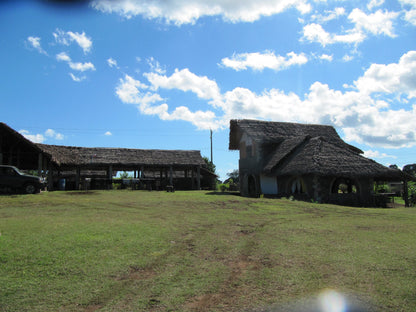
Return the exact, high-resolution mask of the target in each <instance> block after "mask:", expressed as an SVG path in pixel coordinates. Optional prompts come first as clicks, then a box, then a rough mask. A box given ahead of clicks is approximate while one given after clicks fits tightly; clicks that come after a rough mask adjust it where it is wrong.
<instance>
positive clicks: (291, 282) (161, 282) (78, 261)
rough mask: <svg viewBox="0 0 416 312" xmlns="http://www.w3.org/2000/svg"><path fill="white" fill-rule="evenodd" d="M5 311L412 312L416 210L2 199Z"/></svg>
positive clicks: (236, 200)
mask: <svg viewBox="0 0 416 312" xmlns="http://www.w3.org/2000/svg"><path fill="white" fill-rule="evenodd" d="M0 233H1V234H0V311H264V310H266V309H269V308H270V309H271V308H273V307H281V306H287V305H288V304H290V303H291V302H300V301H302V300H304V299H305V298H310V297H313V296H316V295H318V294H319V293H320V292H321V291H322V290H324V289H334V290H337V291H339V292H342V293H345V294H348V295H351V296H354V297H357V298H359V299H360V300H362V301H363V302H366V303H368V304H370V305H371V307H372V308H373V310H374V311H412V312H413V311H416V209H415V208H394V209H374V208H350V207H341V206H332V205H319V204H313V203H305V202H298V201H289V200H278V199H264V198H262V199H250V198H243V197H240V196H235V195H230V194H226V193H225V194H220V193H207V192H203V191H200V192H199V191H193V192H175V193H166V192H147V191H94V192H50V193H41V194H37V195H14V196H0Z"/></svg>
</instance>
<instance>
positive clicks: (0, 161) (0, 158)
mask: <svg viewBox="0 0 416 312" xmlns="http://www.w3.org/2000/svg"><path fill="white" fill-rule="evenodd" d="M1 144H2V138H1V137H0V165H3V149H2V147H1Z"/></svg>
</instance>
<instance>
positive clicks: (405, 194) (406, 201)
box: [403, 180, 410, 207]
mask: <svg viewBox="0 0 416 312" xmlns="http://www.w3.org/2000/svg"><path fill="white" fill-rule="evenodd" d="M403 197H404V206H405V207H410V203H409V192H408V186H407V180H404V181H403Z"/></svg>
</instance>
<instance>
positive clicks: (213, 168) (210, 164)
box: [202, 156, 217, 173]
mask: <svg viewBox="0 0 416 312" xmlns="http://www.w3.org/2000/svg"><path fill="white" fill-rule="evenodd" d="M202 158H203V159H204V161H205V168H207V169H208V170H209V171H211V172H213V173H216V170H217V167H216V166H215V165H214V163H213V162H211V161H210V160H209V159H208V157H206V156H204V157H202Z"/></svg>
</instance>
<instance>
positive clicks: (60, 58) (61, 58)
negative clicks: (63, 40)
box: [56, 52, 71, 63]
mask: <svg viewBox="0 0 416 312" xmlns="http://www.w3.org/2000/svg"><path fill="white" fill-rule="evenodd" d="M56 59H57V60H58V61H63V62H68V63H69V62H71V58H70V57H69V55H68V54H66V53H65V52H61V53H59V54H57V55H56Z"/></svg>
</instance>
